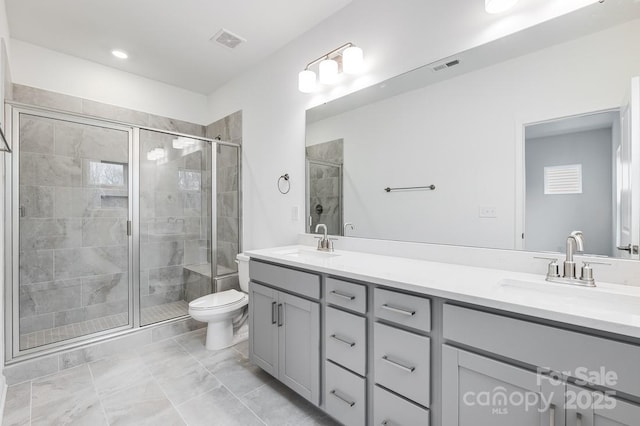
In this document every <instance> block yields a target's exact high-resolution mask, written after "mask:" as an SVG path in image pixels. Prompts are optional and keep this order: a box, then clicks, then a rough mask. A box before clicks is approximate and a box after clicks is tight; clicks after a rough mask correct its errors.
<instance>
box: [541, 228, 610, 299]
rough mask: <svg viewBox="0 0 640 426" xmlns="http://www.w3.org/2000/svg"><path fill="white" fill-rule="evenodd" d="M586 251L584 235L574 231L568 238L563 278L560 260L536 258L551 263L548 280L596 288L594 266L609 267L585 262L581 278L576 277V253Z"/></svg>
mask: <svg viewBox="0 0 640 426" xmlns="http://www.w3.org/2000/svg"><path fill="white" fill-rule="evenodd" d="M583 251H584V235H583V234H582V232H581V231H573V232H572V233H571V234H569V236H568V237H567V253H566V258H565V260H564V263H563V276H560V273H559V265H558V259H557V258H553V257H536V259H547V260H550V261H551V262H550V263H549V266H548V268H547V277H546V280H547V281H550V282H554V283H563V284H573V285H581V286H585V287H595V286H596V283H595V281H594V279H593V269H592V268H591V265H592V264H597V265H609V264H608V263H602V262H586V261H585V262H583V264H582V268H581V273H580V278H577V277H576V262H575V261H574V260H573V255H574V254H575V253H581V252H583Z"/></svg>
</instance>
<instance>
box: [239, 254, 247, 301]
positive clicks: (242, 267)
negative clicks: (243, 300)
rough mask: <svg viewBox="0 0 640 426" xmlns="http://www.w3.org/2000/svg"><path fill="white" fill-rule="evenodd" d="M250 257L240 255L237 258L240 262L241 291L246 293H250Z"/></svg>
mask: <svg viewBox="0 0 640 426" xmlns="http://www.w3.org/2000/svg"><path fill="white" fill-rule="evenodd" d="M249 259H250V258H249V256H247V255H245V254H244V253H239V254H238V255H237V256H236V262H238V280H239V281H240V290H242V291H244V292H245V293H248V292H249Z"/></svg>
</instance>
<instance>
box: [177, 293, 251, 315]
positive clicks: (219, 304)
mask: <svg viewBox="0 0 640 426" xmlns="http://www.w3.org/2000/svg"><path fill="white" fill-rule="evenodd" d="M247 301H248V296H247V294H245V293H242V292H241V291H238V290H234V289H231V290H225V291H221V292H219V293H212V294H207V295H206V296H202V297H199V298H197V299H196V300H193V301H192V302H189V309H190V310H194V311H206V310H215V309H220V308H229V307H232V306H233V305H238V306H244V305H245V304H246V303H247Z"/></svg>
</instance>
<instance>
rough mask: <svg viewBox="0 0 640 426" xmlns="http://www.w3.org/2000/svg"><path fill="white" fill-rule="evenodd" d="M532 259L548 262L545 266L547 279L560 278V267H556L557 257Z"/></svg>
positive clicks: (536, 257) (535, 257)
mask: <svg viewBox="0 0 640 426" xmlns="http://www.w3.org/2000/svg"><path fill="white" fill-rule="evenodd" d="M533 258H534V259H542V260H550V261H551V262H549V265H547V278H558V277H559V276H560V267H559V266H558V258H557V257H539V256H534V257H533Z"/></svg>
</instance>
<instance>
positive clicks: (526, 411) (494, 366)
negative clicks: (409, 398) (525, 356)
mask: <svg viewBox="0 0 640 426" xmlns="http://www.w3.org/2000/svg"><path fill="white" fill-rule="evenodd" d="M442 351H443V353H442V356H443V366H442V369H443V371H442V376H443V377H442V400H443V413H442V415H443V423H442V424H443V425H444V426H514V425H518V426H550V425H556V426H561V425H564V424H565V416H564V389H565V385H564V384H562V383H557V384H554V383H553V382H551V381H550V380H548V379H547V378H546V377H544V376H541V375H538V374H536V373H533V372H530V371H528V370H524V369H521V368H518V367H514V366H512V365H509V364H506V363H503V362H499V361H495V360H493V359H490V358H486V357H482V356H479V355H475V354H472V353H470V352H465V351H461V350H459V349H455V348H452V347H449V346H443V348H442Z"/></svg>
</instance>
